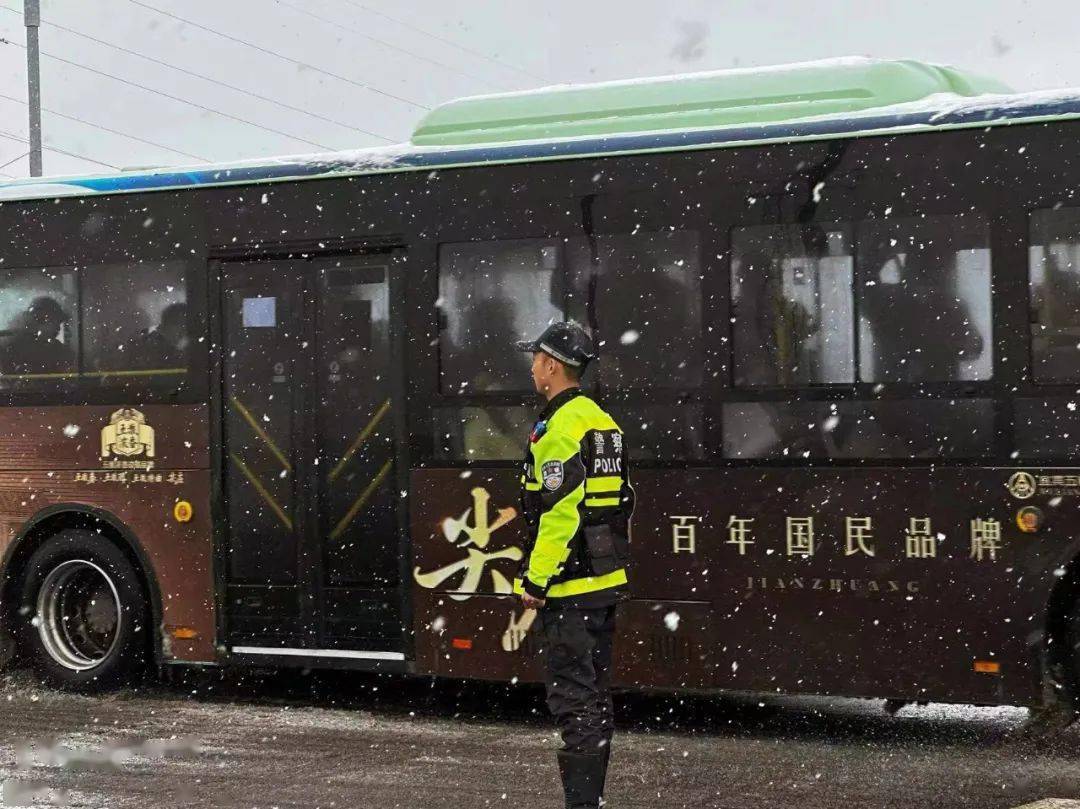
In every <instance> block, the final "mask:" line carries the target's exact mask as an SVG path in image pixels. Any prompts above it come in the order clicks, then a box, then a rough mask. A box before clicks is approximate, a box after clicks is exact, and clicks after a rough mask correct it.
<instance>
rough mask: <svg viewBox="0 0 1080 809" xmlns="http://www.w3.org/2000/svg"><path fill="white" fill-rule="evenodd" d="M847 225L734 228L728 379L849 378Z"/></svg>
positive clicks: (747, 383) (754, 382)
mask: <svg viewBox="0 0 1080 809" xmlns="http://www.w3.org/2000/svg"><path fill="white" fill-rule="evenodd" d="M852 264H853V262H852V254H851V236H850V234H849V231H848V228H846V227H842V226H835V225H827V226H820V227H802V226H790V225H782V226H766V227H753V228H736V229H735V230H733V231H732V236H731V297H732V307H733V314H734V340H735V345H734V354H735V384H736V385H738V386H740V387H751V386H759V385H811V384H828V383H844V382H852V381H854V376H855V349H854V341H853V338H852V335H853V333H854V327H853V314H852V312H853V306H852V290H851V287H852V271H853V268H852Z"/></svg>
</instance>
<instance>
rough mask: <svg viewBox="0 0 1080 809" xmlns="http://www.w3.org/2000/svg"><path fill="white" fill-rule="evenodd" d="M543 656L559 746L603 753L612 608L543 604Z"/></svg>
mask: <svg viewBox="0 0 1080 809" xmlns="http://www.w3.org/2000/svg"><path fill="white" fill-rule="evenodd" d="M539 617H540V622H541V629H542V631H543V659H544V669H545V685H546V686H547V704H548V708H549V709H550V710H551V713H552V714H553V715H554V716H555V721H556V722H557V723H558V726H559V731H560V732H561V733H562V740H563V748H564V749H566V750H572V751H574V752H578V753H594V752H598V751H602V750H603V749H604V748H605V747H606V746H607V745H609V744H610V743H611V737H612V734H613V733H614V732H615V722H614V719H615V716H614V709H613V706H612V703H611V642H612V636H613V635H614V634H615V607H614V606H610V607H588V608H582V607H554V608H552V607H543V608H542V609H541V610H540V615H539Z"/></svg>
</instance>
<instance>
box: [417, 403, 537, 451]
mask: <svg viewBox="0 0 1080 809" xmlns="http://www.w3.org/2000/svg"><path fill="white" fill-rule="evenodd" d="M539 413H540V408H539V406H537V407H502V406H498V405H487V406H484V407H457V406H448V407H440V408H438V409H436V411H435V450H436V455H437V456H438V457H439V458H452V459H457V460H463V461H509V460H515V461H516V460H521V459H522V458H524V457H525V445H526V442H527V441H528V438H529V431H530V430H531V429H532V426H533V423H534V421H535V420H536V417H537V415H539Z"/></svg>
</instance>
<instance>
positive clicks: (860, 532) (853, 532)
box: [844, 517, 874, 556]
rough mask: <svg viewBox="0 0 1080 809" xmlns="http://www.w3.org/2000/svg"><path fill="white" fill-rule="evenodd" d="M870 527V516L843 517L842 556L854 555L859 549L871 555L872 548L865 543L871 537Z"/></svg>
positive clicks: (871, 526) (872, 553) (872, 552)
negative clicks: (844, 541)
mask: <svg viewBox="0 0 1080 809" xmlns="http://www.w3.org/2000/svg"><path fill="white" fill-rule="evenodd" d="M872 528H873V524H872V522H871V519H870V517H844V539H845V540H846V545H845V547H844V556H854V555H855V554H857V553H859V552H860V551H861V552H862V553H865V554H866V555H867V556H873V555H874V549H873V548H872V547H870V546H869V545H867V544H866V543H867V541H868V540H870V539H871V538H872V535H871V533H870V531H871V529H872Z"/></svg>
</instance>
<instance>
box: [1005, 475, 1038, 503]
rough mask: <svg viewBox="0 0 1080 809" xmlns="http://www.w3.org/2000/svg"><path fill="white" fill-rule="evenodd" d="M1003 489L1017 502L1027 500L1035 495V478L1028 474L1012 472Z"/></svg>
mask: <svg viewBox="0 0 1080 809" xmlns="http://www.w3.org/2000/svg"><path fill="white" fill-rule="evenodd" d="M1005 487H1006V488H1007V489H1008V490H1009V494H1011V495H1012V496H1013V497H1015V498H1016V499H1017V500H1027V499H1028V498H1029V497H1031V496H1033V495H1034V494H1035V476H1034V475H1032V474H1031V473H1030V472H1013V474H1012V475H1011V476H1010V477H1009V482H1008V483H1006V484H1005Z"/></svg>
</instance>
